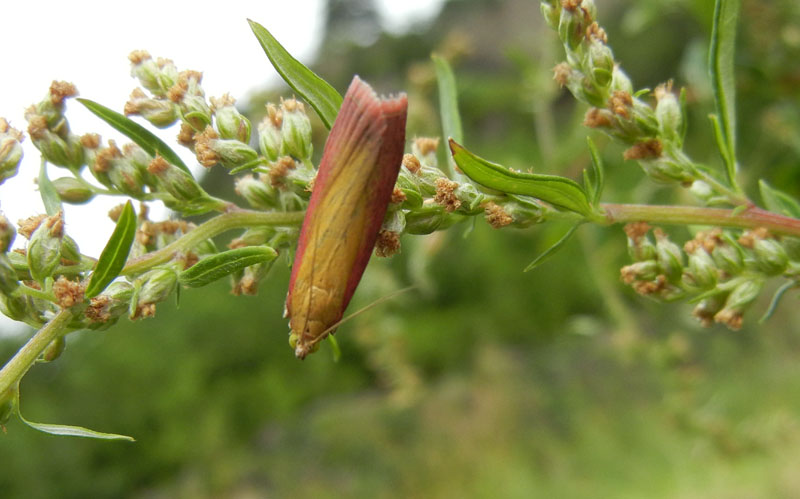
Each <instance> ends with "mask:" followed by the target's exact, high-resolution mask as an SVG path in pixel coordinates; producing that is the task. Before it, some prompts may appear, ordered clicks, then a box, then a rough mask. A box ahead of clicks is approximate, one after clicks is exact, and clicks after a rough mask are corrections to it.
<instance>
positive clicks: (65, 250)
mask: <svg viewBox="0 0 800 499" xmlns="http://www.w3.org/2000/svg"><path fill="white" fill-rule="evenodd" d="M61 258H63V259H64V260H69V261H71V262H75V263H78V262H80V261H81V250H80V248H78V243H77V242H75V240H74V239H72V238H71V237H69V236H68V235H66V234H64V237H63V238H62V239H61Z"/></svg>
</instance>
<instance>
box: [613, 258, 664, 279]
mask: <svg viewBox="0 0 800 499" xmlns="http://www.w3.org/2000/svg"><path fill="white" fill-rule="evenodd" d="M620 275H621V277H622V281H623V282H624V283H625V284H629V285H630V284H633V283H635V282H636V281H652V280H654V279H656V278H657V277H658V276H659V275H661V266H660V265H659V264H658V262H656V261H655V260H644V261H641V262H634V263H632V264H630V265H626V266H624V267H622V269H620Z"/></svg>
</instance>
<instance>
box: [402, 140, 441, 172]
mask: <svg viewBox="0 0 800 499" xmlns="http://www.w3.org/2000/svg"><path fill="white" fill-rule="evenodd" d="M438 148H439V137H417V138H416V139H414V142H412V144H411V154H413V155H414V157H416V159H417V162H418V163H420V164H422V165H424V166H428V167H432V168H436V165H437V163H438V161H437V160H436V151H437V149H438ZM406 167H407V168H408V166H406Z"/></svg>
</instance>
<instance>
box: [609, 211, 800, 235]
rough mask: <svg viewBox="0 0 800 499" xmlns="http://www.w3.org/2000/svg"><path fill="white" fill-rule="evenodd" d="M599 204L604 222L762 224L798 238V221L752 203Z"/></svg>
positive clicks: (756, 225) (742, 225) (740, 226)
mask: <svg viewBox="0 0 800 499" xmlns="http://www.w3.org/2000/svg"><path fill="white" fill-rule="evenodd" d="M600 206H601V208H602V209H603V211H604V214H605V220H606V223H608V224H616V223H629V222H650V223H660V224H674V225H715V226H719V227H738V228H743V229H752V228H755V227H765V228H766V229H768V230H769V231H770V232H772V233H775V234H782V235H787V236H797V237H800V220H798V219H796V218H791V217H787V216H784V215H779V214H777V213H772V212H770V211H767V210H764V209H761V208H758V207H755V206H750V207H748V208H746V209H744V210H741V209H732V210H728V209H723V208H702V207H695V206H664V205H643V204H613V203H603V204H601V205H600Z"/></svg>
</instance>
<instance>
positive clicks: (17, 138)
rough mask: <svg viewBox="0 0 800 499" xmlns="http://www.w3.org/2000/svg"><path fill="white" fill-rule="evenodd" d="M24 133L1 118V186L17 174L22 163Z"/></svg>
mask: <svg viewBox="0 0 800 499" xmlns="http://www.w3.org/2000/svg"><path fill="white" fill-rule="evenodd" d="M20 142H22V132H20V131H19V130H16V129H14V128H11V127H10V126H9V125H8V122H7V121H6V120H5V118H0V185H2V184H3V182H5V181H6V179H9V178H11V177H13V176H14V175H16V174H17V171H18V170H19V164H20V162H21V161H22V145H21V144H20Z"/></svg>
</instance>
